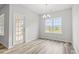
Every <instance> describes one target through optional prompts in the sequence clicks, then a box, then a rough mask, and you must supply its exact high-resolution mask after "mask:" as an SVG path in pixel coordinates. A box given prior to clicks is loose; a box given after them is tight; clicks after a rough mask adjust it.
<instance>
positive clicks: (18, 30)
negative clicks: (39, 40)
mask: <svg viewBox="0 0 79 59" xmlns="http://www.w3.org/2000/svg"><path fill="white" fill-rule="evenodd" d="M24 20H25V18H24V16H22V15H16V16H15V31H14V32H15V39H14V45H16V44H21V43H24V42H25V29H24V28H25V25H24Z"/></svg>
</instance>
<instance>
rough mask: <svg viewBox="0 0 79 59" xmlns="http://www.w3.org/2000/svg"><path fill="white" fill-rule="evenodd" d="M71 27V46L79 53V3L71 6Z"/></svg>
mask: <svg viewBox="0 0 79 59" xmlns="http://www.w3.org/2000/svg"><path fill="white" fill-rule="evenodd" d="M72 20H73V21H72V25H73V26H72V27H73V46H74V49H75V52H76V53H79V5H73V7H72Z"/></svg>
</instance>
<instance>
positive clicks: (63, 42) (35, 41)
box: [0, 4, 79, 54]
mask: <svg viewBox="0 0 79 59" xmlns="http://www.w3.org/2000/svg"><path fill="white" fill-rule="evenodd" d="M78 22H79V5H78V4H0V54H78V53H79V42H78V41H79V36H78V35H79V26H78V25H79V23H78Z"/></svg>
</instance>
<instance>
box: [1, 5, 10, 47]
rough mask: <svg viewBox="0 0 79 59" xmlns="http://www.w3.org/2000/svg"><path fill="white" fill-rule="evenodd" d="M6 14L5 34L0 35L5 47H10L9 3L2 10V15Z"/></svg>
mask: <svg viewBox="0 0 79 59" xmlns="http://www.w3.org/2000/svg"><path fill="white" fill-rule="evenodd" d="M1 14H5V16H4V36H0V43H2V44H3V45H4V46H5V47H7V48H8V47H9V46H8V45H9V40H8V39H9V5H4V6H3V8H2V9H1V10H0V15H1Z"/></svg>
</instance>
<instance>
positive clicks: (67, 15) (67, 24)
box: [40, 9, 72, 42]
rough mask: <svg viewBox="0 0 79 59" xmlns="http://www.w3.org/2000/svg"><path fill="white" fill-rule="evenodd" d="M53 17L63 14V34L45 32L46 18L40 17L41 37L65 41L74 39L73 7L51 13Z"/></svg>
mask: <svg viewBox="0 0 79 59" xmlns="http://www.w3.org/2000/svg"><path fill="white" fill-rule="evenodd" d="M50 15H51V16H52V17H57V16H61V17H62V29H63V33H62V34H57V33H45V32H44V20H43V19H42V17H41V19H40V38H47V39H51V40H59V41H65V42H71V41H72V11H71V9H66V10H63V11H58V12H54V13H50Z"/></svg>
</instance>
